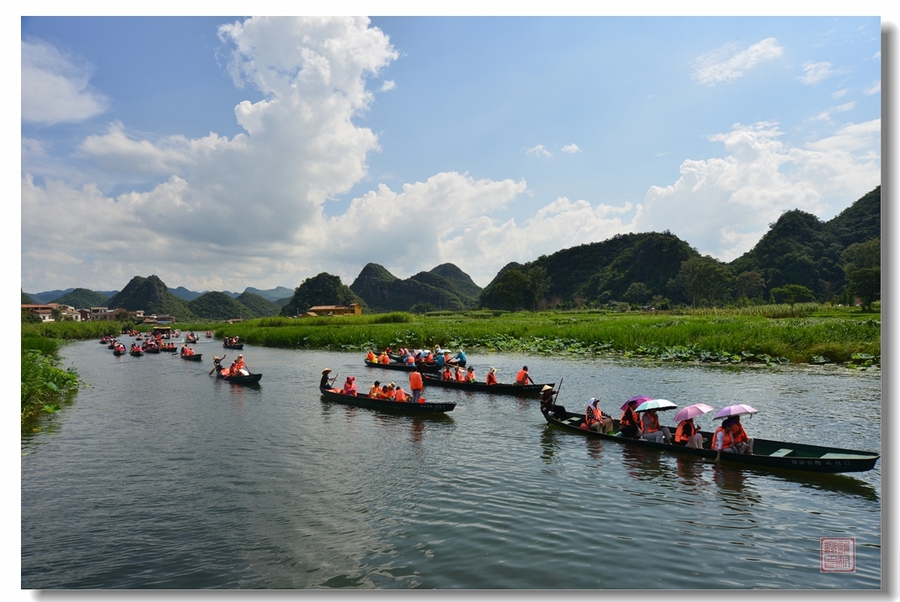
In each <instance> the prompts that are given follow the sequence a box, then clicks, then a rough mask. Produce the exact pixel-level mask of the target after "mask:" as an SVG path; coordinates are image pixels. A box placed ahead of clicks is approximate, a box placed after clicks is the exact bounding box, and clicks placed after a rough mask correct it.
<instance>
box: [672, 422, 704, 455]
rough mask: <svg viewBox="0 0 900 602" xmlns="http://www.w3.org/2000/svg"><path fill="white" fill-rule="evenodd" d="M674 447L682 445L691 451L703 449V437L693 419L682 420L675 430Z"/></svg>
mask: <svg viewBox="0 0 900 602" xmlns="http://www.w3.org/2000/svg"><path fill="white" fill-rule="evenodd" d="M675 445H684V446H686V447H690V448H692V449H702V448H703V435H701V434H700V429H698V428H697V425H696V424H694V419H693V418H688V419H687V420H682V421H681V422H679V423H678V427H677V428H676V429H675Z"/></svg>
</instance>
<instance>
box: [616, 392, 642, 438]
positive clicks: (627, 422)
mask: <svg viewBox="0 0 900 602" xmlns="http://www.w3.org/2000/svg"><path fill="white" fill-rule="evenodd" d="M637 406H638V403H637V401H628V402H625V405H624V406H622V417H621V418H619V436H620V437H627V438H629V439H640V438H641V432H640V429H639V428H638V415H637V412H635V411H634V409H635V408H636V407H637Z"/></svg>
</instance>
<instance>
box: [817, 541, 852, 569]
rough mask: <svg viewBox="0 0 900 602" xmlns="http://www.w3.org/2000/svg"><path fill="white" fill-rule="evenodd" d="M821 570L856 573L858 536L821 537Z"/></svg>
mask: <svg viewBox="0 0 900 602" xmlns="http://www.w3.org/2000/svg"><path fill="white" fill-rule="evenodd" d="M819 571H820V572H822V573H855V572H856V538H855V537H820V538H819Z"/></svg>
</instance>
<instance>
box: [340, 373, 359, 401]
mask: <svg viewBox="0 0 900 602" xmlns="http://www.w3.org/2000/svg"><path fill="white" fill-rule="evenodd" d="M341 392H342V393H343V394H344V395H352V396H354V397H356V392H357V388H356V377H355V376H348V377H347V380H345V381H344V389H343V391H341Z"/></svg>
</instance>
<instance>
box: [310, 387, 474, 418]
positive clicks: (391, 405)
mask: <svg viewBox="0 0 900 602" xmlns="http://www.w3.org/2000/svg"><path fill="white" fill-rule="evenodd" d="M319 390H320V391H321V392H322V399H325V400H328V401H333V402H335V403H341V404H344V405H351V406H359V407H363V408H372V409H376V410H385V411H388V412H403V413H407V414H429V413H444V412H451V411H453V408H455V407H456V404H455V403H453V402H433V401H425V402H422V403H414V402H412V401H393V400H391V399H375V398H373V397H369V396H368V395H364V394H359V395H344V394H343V393H341V392H340V391H339V390H335V389H323V388H320V389H319Z"/></svg>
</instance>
